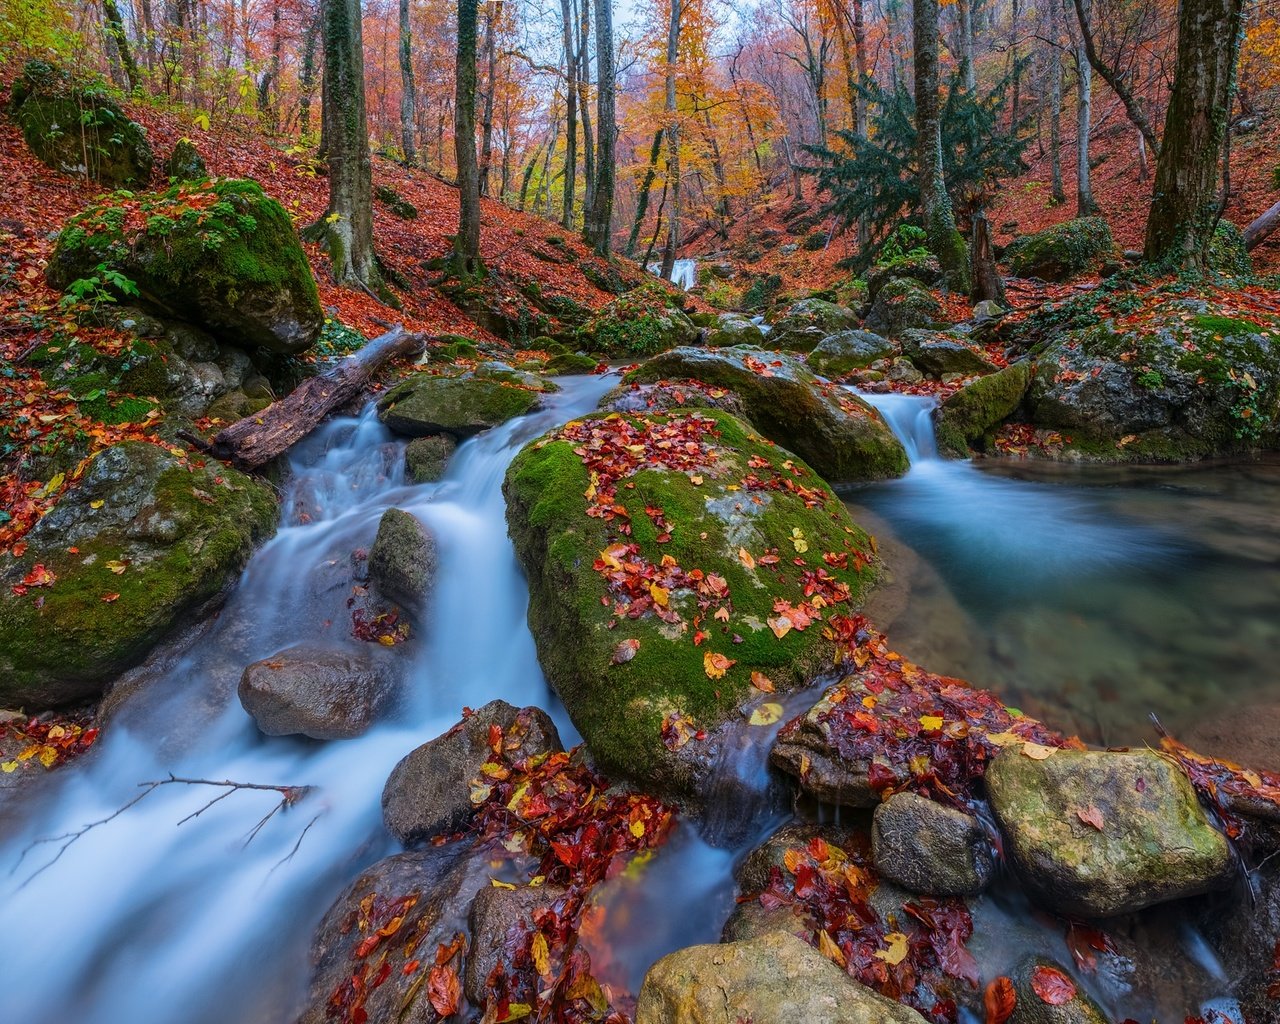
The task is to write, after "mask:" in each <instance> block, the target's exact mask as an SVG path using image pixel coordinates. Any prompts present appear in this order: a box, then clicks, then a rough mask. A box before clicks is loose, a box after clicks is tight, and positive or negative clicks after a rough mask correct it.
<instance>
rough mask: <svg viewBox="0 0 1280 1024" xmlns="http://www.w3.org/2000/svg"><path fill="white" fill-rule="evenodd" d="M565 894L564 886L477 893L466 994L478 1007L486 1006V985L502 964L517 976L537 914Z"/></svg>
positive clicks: (537, 886) (540, 886) (472, 912)
mask: <svg viewBox="0 0 1280 1024" xmlns="http://www.w3.org/2000/svg"><path fill="white" fill-rule="evenodd" d="M565 892H566V890H565V889H564V888H563V887H562V886H558V885H550V884H544V885H521V886H518V887H517V888H514V889H507V888H503V887H499V886H494V885H491V886H488V887H487V888H483V889H481V890H480V891H479V892H477V893H476V898H475V900H474V901H473V902H472V904H471V941H470V943H469V944H468V947H467V969H466V973H465V974H464V975H463V991H464V992H466V994H467V998H468V999H469V1000H471V1002H472V1003H473V1004H474V1005H475V1006H484V1004H485V995H486V993H485V982H486V981H487V980H488V978H489V975H490V974H492V973H493V971H494V969H495V968H496V967H498V966H499V965H502V966H503V967H504V968H505V969H506V970H507V971H508V972H509V973H514V968H516V967H517V966H518V963H517V957H518V956H519V955H520V953H521V952H523V950H522V949H521V946H522V945H523V941H524V940H526V939H527V937H528V935H529V932H530V930H531V929H530V926H531V924H532V921H533V915H534V912H535V911H537V910H540V909H542V908H546V907H552V906H554V905H555V903H556V901H557V900H559V899H561V897H563V896H564V895H565ZM560 909H561V910H563V907H561V908H560Z"/></svg>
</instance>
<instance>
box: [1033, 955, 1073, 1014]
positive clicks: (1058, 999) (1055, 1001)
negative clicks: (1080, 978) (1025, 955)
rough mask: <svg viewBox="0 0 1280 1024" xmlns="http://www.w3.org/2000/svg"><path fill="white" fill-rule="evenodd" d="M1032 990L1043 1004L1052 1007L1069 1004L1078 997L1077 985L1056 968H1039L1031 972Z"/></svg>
mask: <svg viewBox="0 0 1280 1024" xmlns="http://www.w3.org/2000/svg"><path fill="white" fill-rule="evenodd" d="M1031 988H1032V989H1033V990H1034V991H1035V994H1036V995H1038V996H1039V997H1040V999H1041V1001H1042V1002H1045V1003H1048V1004H1049V1005H1050V1006H1061V1005H1062V1004H1063V1003H1069V1002H1071V1000H1072V999H1074V998H1075V995H1076V985H1075V982H1073V981H1072V980H1071V979H1070V978H1068V977H1067V976H1066V975H1065V974H1063V973H1062V971H1060V970H1058V968H1056V967H1045V966H1043V965H1041V966H1039V967H1037V968H1036V969H1035V970H1033V971H1032V972H1031Z"/></svg>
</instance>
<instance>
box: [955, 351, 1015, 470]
mask: <svg viewBox="0 0 1280 1024" xmlns="http://www.w3.org/2000/svg"><path fill="white" fill-rule="evenodd" d="M1030 382H1031V364H1030V363H1029V362H1021V363H1011V364H1010V365H1009V366H1006V367H1005V368H1004V369H1003V370H999V371H997V372H996V373H992V374H989V375H987V376H986V377H979V378H978V379H977V380H975V381H973V383H971V384H967V385H965V386H964V387H962V388H961V389H960V390H959V391H957V392H955V393H954V394H952V395H951V396H950V397H949V398H947V400H946V401H945V402H943V403H942V407H941V408H940V409H939V410H938V416H937V437H938V449H939V450H940V451H942V452H945V453H946V454H948V455H953V456H955V457H956V458H960V459H963V458H967V457H968V455H969V447H970V445H973V444H975V443H976V442H978V441H980V440H981V439H982V438H983V437H985V436H986V435H987V434H988V433H990V432H991V431H992V430H993V429H994V428H995V427H996V426H998V425H999V424H1000V423H1002V422H1003V421H1004V420H1006V419H1008V418H1009V417H1010V416H1011V415H1013V412H1014V410H1015V409H1017V408H1018V406H1019V405H1021V404H1022V396H1023V395H1025V394H1026V391H1027V385H1028V384H1029V383H1030Z"/></svg>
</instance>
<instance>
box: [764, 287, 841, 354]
mask: <svg viewBox="0 0 1280 1024" xmlns="http://www.w3.org/2000/svg"><path fill="white" fill-rule="evenodd" d="M857 325H858V314H857V313H855V312H854V311H853V310H851V309H849V308H848V307H847V306H841V305H837V304H836V303H834V302H827V301H826V300H825V299H801V300H800V301H799V302H797V303H795V304H794V305H793V306H791V307H790V308H789V309H788V310H787V311H786V312H785V313H783V314H782V316H780V317H779V318H778V319H777V320H776V321H775V322H774V324H773V330H772V331H770V332H769V344H770V345H773V346H775V347H777V348H780V349H787V350H790V351H793V352H811V351H812V350H813V349H814V347H815V346H817V344H818V343H819V342H820V341H822V339H823V338H826V337H829V336H830V335H832V334H836V333H838V332H839V331H848V330H852V329H853V328H854V327H857Z"/></svg>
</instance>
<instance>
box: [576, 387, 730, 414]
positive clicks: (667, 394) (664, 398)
mask: <svg viewBox="0 0 1280 1024" xmlns="http://www.w3.org/2000/svg"><path fill="white" fill-rule="evenodd" d="M599 408H600V409H601V410H603V411H605V412H630V413H653V412H676V411H678V410H681V409H699V408H702V409H719V410H720V411H721V412H727V413H729V415H731V416H737V417H738V418H739V419H742V420H745V419H747V418H748V417H747V409H746V405H745V404H744V403H743V401H742V399H741V398H739V397H738V395H737V393H736V392H734V391H729V390H727V389H725V388H711V387H705V386H704V387H698V386H697V383H696V382H693V381H662V382H660V383H658V384H638V383H635V382H632V383H630V384H619V385H618V386H617V387H616V388H614V389H613V390H611V391H607V392H605V394H604V397H602V398H601V399H600V405H599Z"/></svg>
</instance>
